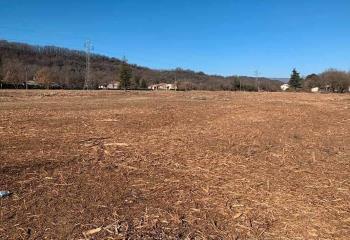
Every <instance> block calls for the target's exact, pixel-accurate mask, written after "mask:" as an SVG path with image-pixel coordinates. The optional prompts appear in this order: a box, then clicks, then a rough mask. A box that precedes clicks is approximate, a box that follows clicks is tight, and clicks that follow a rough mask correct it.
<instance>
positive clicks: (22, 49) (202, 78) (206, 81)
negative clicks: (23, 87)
mask: <svg viewBox="0 0 350 240" xmlns="http://www.w3.org/2000/svg"><path fill="white" fill-rule="evenodd" d="M85 57H86V56H85V53H84V52H83V51H77V50H71V49H67V48H61V47H55V46H33V45H29V44H25V43H16V42H8V41H6V40H0V79H1V76H2V78H3V79H5V78H6V77H5V76H6V75H7V74H8V73H15V76H16V78H17V80H18V81H19V82H24V81H25V80H26V79H27V80H31V79H33V77H34V76H35V74H36V73H37V72H38V71H39V70H40V69H42V68H46V69H49V71H50V77H52V78H53V79H54V82H55V83H58V84H60V85H61V86H63V87H64V88H69V89H81V88H83V85H84V80H85V65H86V64H85ZM121 63H122V61H121V60H120V59H117V58H114V57H107V56H103V55H99V54H92V55H91V83H90V86H91V88H97V87H98V86H99V85H101V84H108V83H110V82H114V81H118V80H119V68H120V65H121ZM129 65H130V67H131V68H132V71H133V80H135V81H136V79H138V80H140V79H143V80H145V81H146V82H147V83H148V84H154V83H160V82H166V83H173V82H177V83H178V84H179V85H180V88H183V89H188V90H246V91H257V90H258V89H260V90H265V91H279V87H280V85H281V84H282V81H280V80H277V79H276V80H271V79H268V78H259V80H258V81H256V78H255V77H247V76H229V77H223V76H220V75H208V74H205V73H204V72H195V71H192V70H185V69H181V68H177V69H173V70H156V69H150V68H148V67H142V66H138V65H136V64H129ZM5 80H6V79H5Z"/></svg>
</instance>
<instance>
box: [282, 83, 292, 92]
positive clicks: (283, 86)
mask: <svg viewBox="0 0 350 240" xmlns="http://www.w3.org/2000/svg"><path fill="white" fill-rule="evenodd" d="M289 87H290V86H289V84H287V83H285V84H283V85H281V89H282V91H287V90H288V89H289Z"/></svg>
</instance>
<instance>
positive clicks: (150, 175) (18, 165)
mask: <svg viewBox="0 0 350 240" xmlns="http://www.w3.org/2000/svg"><path fill="white" fill-rule="evenodd" d="M0 164H1V166H0V190H10V191H12V192H13V194H12V195H11V196H10V197H6V198H2V199H0V239H349V236H350V95H349V94H347V95H346V94H345V95H335V94H325V95H322V94H306V93H244V92H242V93H232V92H115V91H89V92H83V91H40V90H39V91H25V90H22V91H15V90H6V91H5V90H3V91H0Z"/></svg>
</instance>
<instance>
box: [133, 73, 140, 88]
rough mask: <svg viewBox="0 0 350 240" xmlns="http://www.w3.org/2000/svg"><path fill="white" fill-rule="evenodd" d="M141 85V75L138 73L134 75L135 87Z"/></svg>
mask: <svg viewBox="0 0 350 240" xmlns="http://www.w3.org/2000/svg"><path fill="white" fill-rule="evenodd" d="M140 86H141V77H140V76H139V75H136V76H135V77H134V89H139V88H140Z"/></svg>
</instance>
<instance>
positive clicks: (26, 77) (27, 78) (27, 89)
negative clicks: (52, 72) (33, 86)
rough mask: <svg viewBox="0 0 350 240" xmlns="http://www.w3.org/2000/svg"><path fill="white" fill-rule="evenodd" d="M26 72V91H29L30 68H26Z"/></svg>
mask: <svg viewBox="0 0 350 240" xmlns="http://www.w3.org/2000/svg"><path fill="white" fill-rule="evenodd" d="M25 72H26V90H28V67H27V66H26V67H25Z"/></svg>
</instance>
